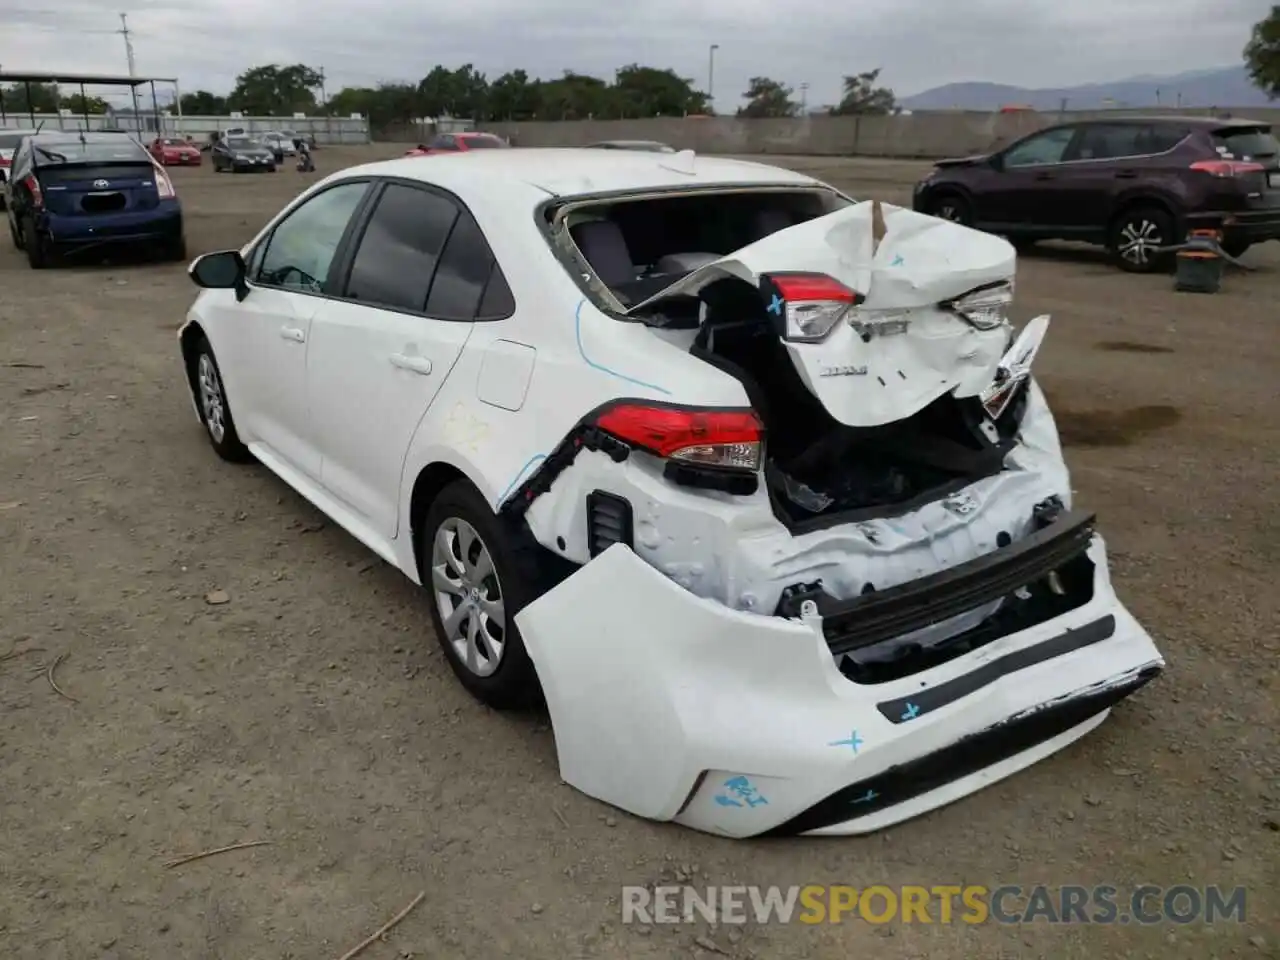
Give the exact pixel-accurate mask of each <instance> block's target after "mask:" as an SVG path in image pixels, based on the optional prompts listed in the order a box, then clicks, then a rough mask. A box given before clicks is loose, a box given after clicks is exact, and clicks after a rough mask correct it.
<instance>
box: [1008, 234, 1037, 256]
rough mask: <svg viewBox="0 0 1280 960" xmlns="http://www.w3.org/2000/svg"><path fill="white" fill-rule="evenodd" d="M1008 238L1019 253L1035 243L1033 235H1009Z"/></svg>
mask: <svg viewBox="0 0 1280 960" xmlns="http://www.w3.org/2000/svg"><path fill="white" fill-rule="evenodd" d="M1008 239H1009V242H1010V243H1012V244H1013V246H1014V249H1015V250H1017V251H1018V252H1019V253H1026V252H1028V251H1029V250H1032V249H1034V248H1035V245H1036V240H1035V238H1034V237H1009V238H1008Z"/></svg>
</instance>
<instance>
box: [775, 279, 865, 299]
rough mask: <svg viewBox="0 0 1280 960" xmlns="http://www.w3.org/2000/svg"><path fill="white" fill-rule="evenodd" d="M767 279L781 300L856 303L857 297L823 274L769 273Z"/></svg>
mask: <svg viewBox="0 0 1280 960" xmlns="http://www.w3.org/2000/svg"><path fill="white" fill-rule="evenodd" d="M769 279H770V280H772V281H773V285H774V286H775V287H777V288H778V293H779V294H780V295H781V296H782V299H783V300H787V301H793V302H794V301H801V300H809V301H812V300H822V301H825V302H827V303H850V304H851V303H856V302H857V300H858V295H857V294H856V293H855V292H854V291H852V290H850V289H849V288H848V287H846V286H845V285H844V284H843V283H841V282H840V281H839V280H837V279H836V278H835V277H828V276H827V275H826V274H825V273H771V274H769Z"/></svg>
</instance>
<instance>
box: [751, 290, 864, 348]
mask: <svg viewBox="0 0 1280 960" xmlns="http://www.w3.org/2000/svg"><path fill="white" fill-rule="evenodd" d="M760 292H761V293H762V294H763V295H764V299H765V309H766V310H768V311H769V313H770V315H771V316H772V317H773V318H774V319H775V321H778V326H779V327H780V332H781V334H782V336H783V337H785V338H786V339H787V340H794V341H799V342H801V343H816V342H818V341H820V340H824V339H826V336H827V334H829V333H830V332H831V331H832V330H833V329H834V328H835V325H836V324H837V323H839V322H840V321H841V320H842V319H844V317H845V316H846V315H848V313H849V311H850V310H851V309H852V308H853V307H854V306H855V305H856V304H858V303H861V302H862V300H863V297H862V295H861V294H859V293H857V292H856V291H854V290H850V289H849V288H848V287H846V286H845V285H844V284H843V283H841V282H840V281H839V280H837V279H835V277H829V276H827V275H826V274H825V273H766V274H762V275H761V277H760Z"/></svg>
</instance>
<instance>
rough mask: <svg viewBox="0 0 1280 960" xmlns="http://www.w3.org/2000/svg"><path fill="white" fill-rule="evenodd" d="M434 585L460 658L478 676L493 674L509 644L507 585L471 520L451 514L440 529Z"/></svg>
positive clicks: (448, 633) (434, 554)
mask: <svg viewBox="0 0 1280 960" xmlns="http://www.w3.org/2000/svg"><path fill="white" fill-rule="evenodd" d="M431 589H432V592H433V593H434V594H435V598H436V607H437V609H438V610H439V613H440V623H441V624H442V625H443V627H444V632H445V635H446V638H447V639H448V641H449V644H450V646H452V648H453V651H454V653H455V654H456V655H457V659H458V661H459V662H460V663H461V664H463V665H464V666H465V667H466V668H467V670H469V671H470V672H471V673H473V674H475V675H476V676H478V677H487V676H490V675H492V674H493V673H494V671H496V670H497V669H498V667H499V666H500V665H501V663H502V654H503V651H504V650H505V649H506V625H507V620H506V610H505V607H504V604H503V598H502V585H501V584H500V583H499V582H498V572H497V569H496V568H495V567H494V564H493V556H492V554H491V553H490V552H489V548H488V546H487V545H486V544H485V542H484V540H482V539H481V537H480V534H479V533H477V532H476V529H475V527H473V526H471V524H469V523H467V521H465V520H462V519H460V518H458V517H450V518H448V519H447V520H445V521H444V522H443V523H441V524H440V527H439V528H438V529H437V530H436V535H435V540H434V541H433V543H432V545H431Z"/></svg>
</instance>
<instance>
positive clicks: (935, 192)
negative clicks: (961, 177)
mask: <svg viewBox="0 0 1280 960" xmlns="http://www.w3.org/2000/svg"><path fill="white" fill-rule="evenodd" d="M946 196H956V197H959V198H960V199H961V200H962V201H964V202H965V203H966V204H968V206H969V211H970V213H973V212H976V210H977V204H976V203H975V202H974V199H973V191H972V190H970V189H969V188H968V187H967V186H966V185H965V184H963V183H956V182H953V181H950V180H947V181H944V182H942V183H935V184H933V185H932V186H930V187H928V188H927V189H926V190H925V194H924V198H923V199H924V204H923V206H925V207H926V208H929V207H933V206H935V205H936V204H937V203H938V200H939V198H940V197H946Z"/></svg>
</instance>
